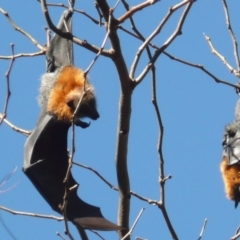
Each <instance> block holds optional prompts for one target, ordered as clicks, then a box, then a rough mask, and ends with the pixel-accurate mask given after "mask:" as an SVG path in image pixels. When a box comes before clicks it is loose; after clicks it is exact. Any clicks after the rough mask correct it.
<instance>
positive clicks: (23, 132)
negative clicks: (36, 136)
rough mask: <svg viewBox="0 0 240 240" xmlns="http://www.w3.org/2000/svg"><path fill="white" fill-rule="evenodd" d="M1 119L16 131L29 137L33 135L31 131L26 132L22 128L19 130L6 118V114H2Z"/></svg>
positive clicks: (0, 114)
mask: <svg viewBox="0 0 240 240" xmlns="http://www.w3.org/2000/svg"><path fill="white" fill-rule="evenodd" d="M0 119H1V120H3V121H4V122H5V123H6V124H7V125H8V126H9V127H11V128H12V129H13V130H14V131H16V132H19V133H22V134H23V135H25V136H27V137H28V136H29V135H30V134H31V131H27V130H24V129H22V128H18V127H16V126H15V125H13V124H12V123H10V122H9V121H8V120H7V119H6V118H4V114H2V113H0Z"/></svg>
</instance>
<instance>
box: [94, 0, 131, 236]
mask: <svg viewBox="0 0 240 240" xmlns="http://www.w3.org/2000/svg"><path fill="white" fill-rule="evenodd" d="M97 5H98V7H99V9H100V10H101V14H102V15H103V17H104V19H105V21H106V22H108V19H109V17H110V16H109V15H110V14H112V11H110V8H109V6H108V4H107V2H106V1H105V0H97ZM111 17H112V21H111V23H112V26H110V33H109V39H110V43H111V46H112V49H113V55H112V56H113V57H112V59H113V62H114V64H115V66H116V69H117V72H118V74H119V79H120V84H121V94H120V109H119V121H118V136H117V153H116V171H117V179H118V185H119V208H118V224H119V225H120V226H122V227H123V229H122V230H121V231H119V238H122V237H124V236H125V235H126V234H127V232H128V229H129V211H130V193H129V192H130V182H129V175H128V168H127V152H128V136H129V129H130V116H131V95H132V83H131V80H130V79H129V74H128V69H127V66H126V62H125V60H124V58H123V55H122V50H121V46H120V40H119V37H118V35H117V32H116V30H117V29H116V27H115V23H116V20H115V18H114V16H111ZM127 240H129V237H128V238H127Z"/></svg>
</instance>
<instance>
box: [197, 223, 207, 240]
mask: <svg viewBox="0 0 240 240" xmlns="http://www.w3.org/2000/svg"><path fill="white" fill-rule="evenodd" d="M207 221H208V220H207V219H204V223H203V227H202V230H201V232H200V235H199V238H198V240H201V239H202V236H203V233H204V230H205V228H206V226H207Z"/></svg>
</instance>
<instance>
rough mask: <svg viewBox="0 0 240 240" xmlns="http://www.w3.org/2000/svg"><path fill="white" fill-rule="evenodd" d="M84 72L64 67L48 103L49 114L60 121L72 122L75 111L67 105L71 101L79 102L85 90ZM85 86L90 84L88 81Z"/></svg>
mask: <svg viewBox="0 0 240 240" xmlns="http://www.w3.org/2000/svg"><path fill="white" fill-rule="evenodd" d="M84 81H85V78H84V72H83V71H82V70H81V69H79V68H76V67H73V66H66V67H64V68H63V69H62V70H61V72H60V73H59V75H58V77H57V79H56V81H55V84H54V87H53V89H52V91H51V93H50V96H49V101H48V107H47V110H48V112H50V113H52V114H54V115H55V116H57V118H58V120H63V121H71V120H72V117H73V110H72V109H71V108H70V107H69V106H68V105H67V103H68V102H69V101H71V100H76V99H77V100H79V99H80V97H81V94H82V93H83V88H84ZM85 86H86V87H88V86H89V83H88V81H87V80H86V82H85Z"/></svg>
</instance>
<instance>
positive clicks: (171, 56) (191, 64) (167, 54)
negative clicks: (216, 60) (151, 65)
mask: <svg viewBox="0 0 240 240" xmlns="http://www.w3.org/2000/svg"><path fill="white" fill-rule="evenodd" d="M163 53H164V54H165V55H166V56H168V57H169V58H170V59H171V60H175V61H177V62H181V63H183V64H186V65H188V66H191V67H195V68H198V69H200V70H202V71H203V72H205V73H206V74H207V75H208V76H210V77H211V78H213V79H214V81H215V82H216V83H222V84H225V85H227V86H230V87H234V88H236V89H240V86H239V85H238V84H233V83H230V82H227V81H224V80H221V79H219V78H217V77H216V76H215V75H213V74H212V73H211V72H209V71H208V70H207V69H205V68H204V66H203V65H201V64H195V63H191V62H187V61H185V60H182V59H179V58H177V57H174V56H173V55H171V54H169V53H167V52H165V51H164V52H163Z"/></svg>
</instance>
